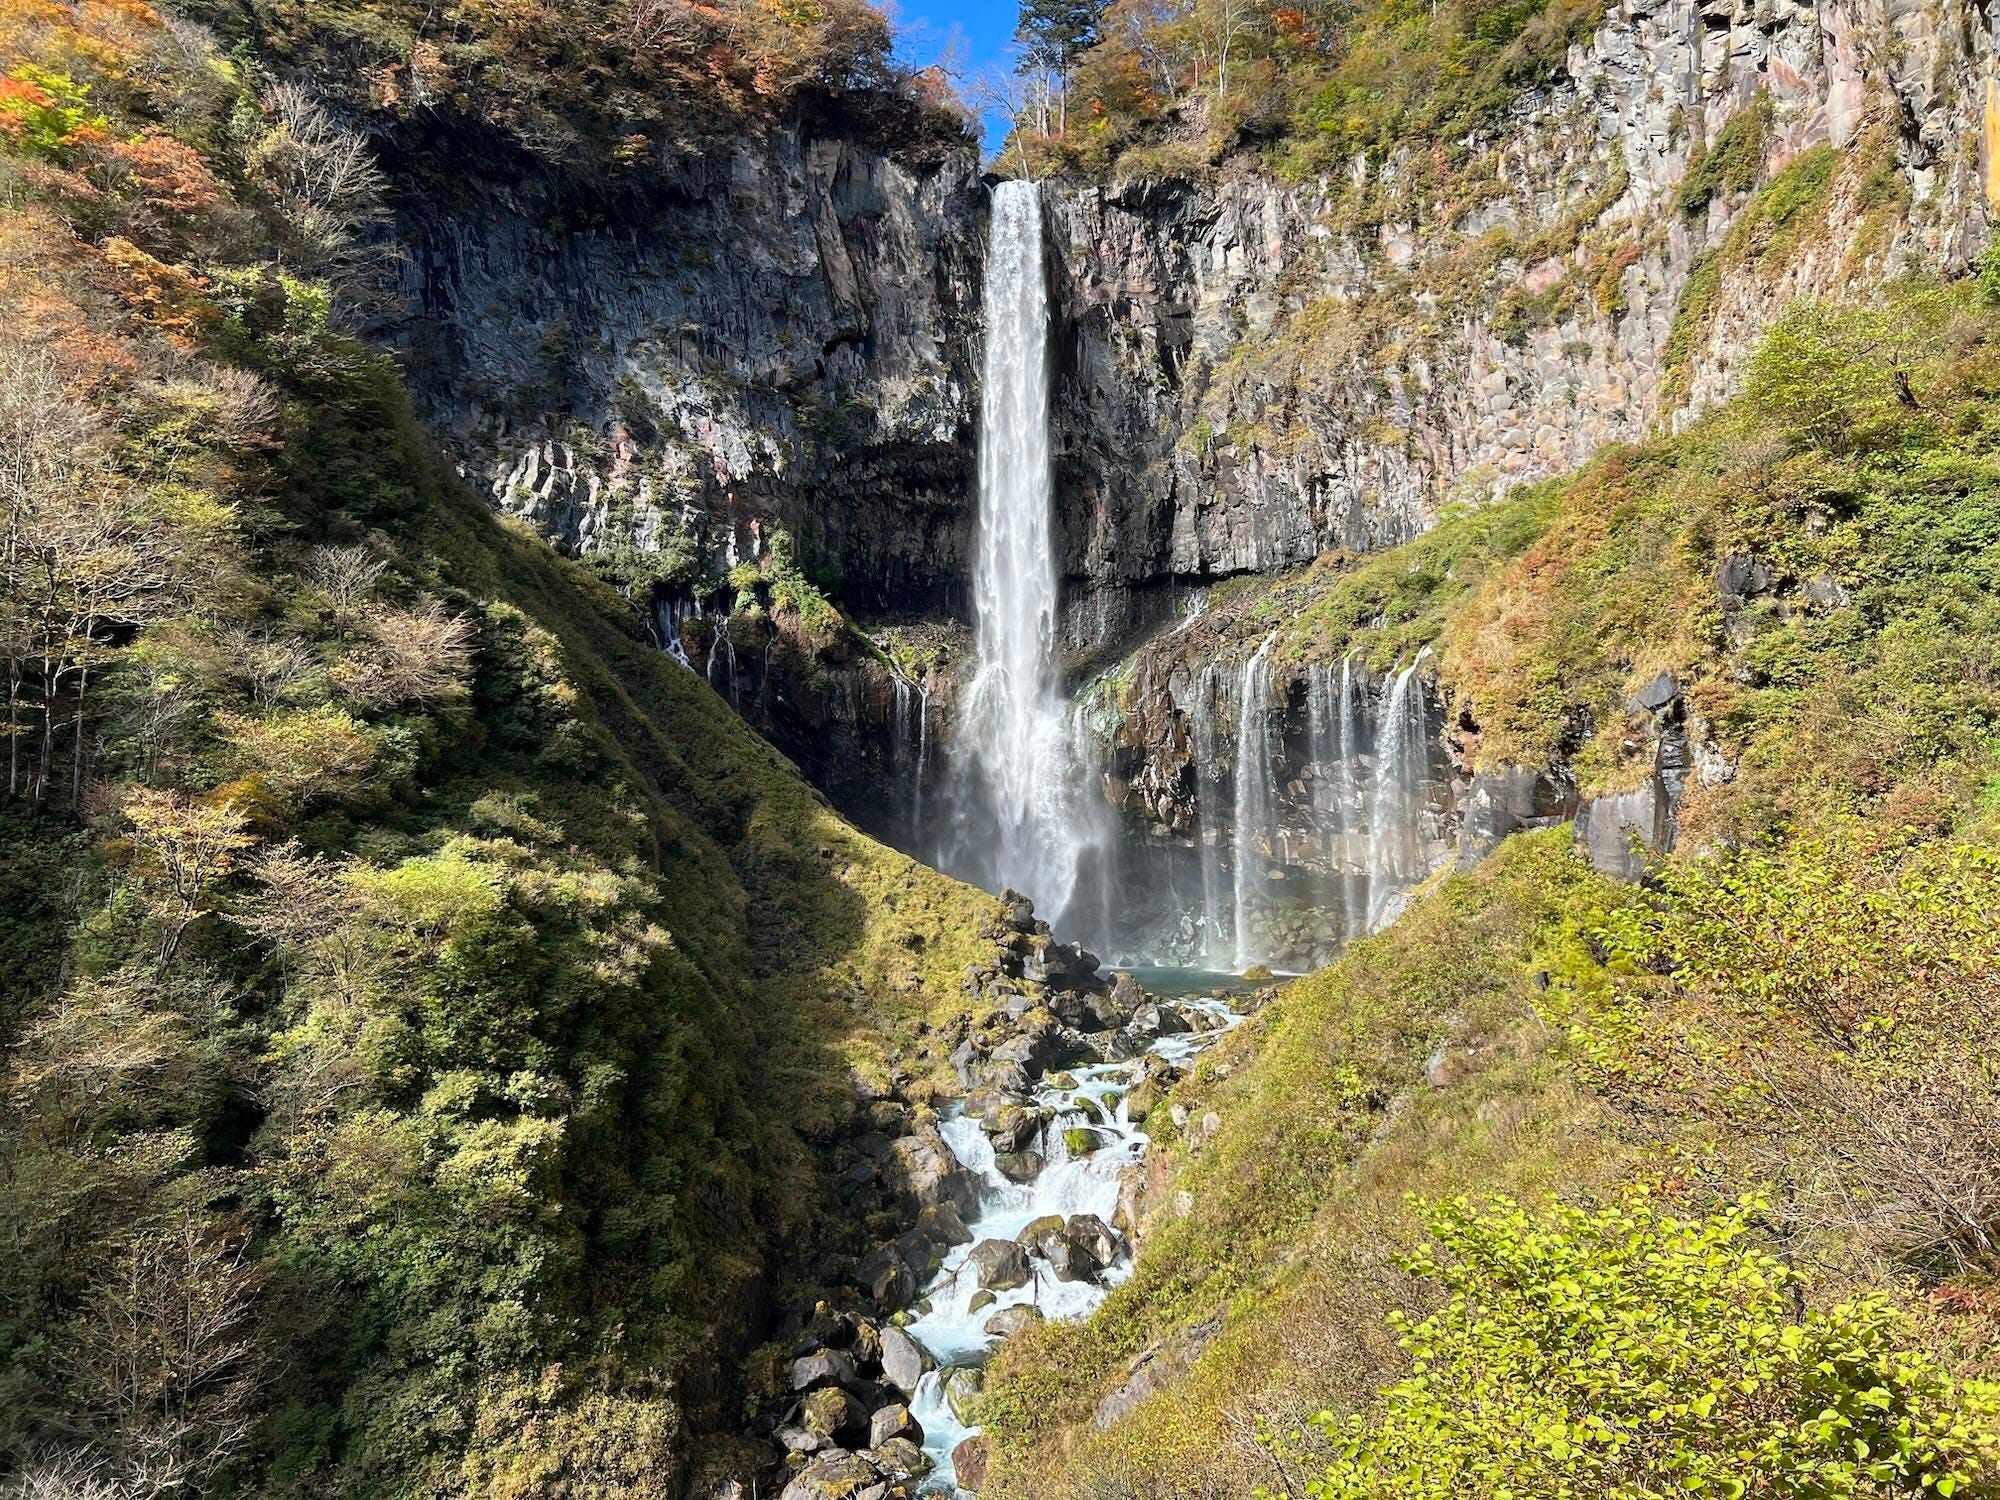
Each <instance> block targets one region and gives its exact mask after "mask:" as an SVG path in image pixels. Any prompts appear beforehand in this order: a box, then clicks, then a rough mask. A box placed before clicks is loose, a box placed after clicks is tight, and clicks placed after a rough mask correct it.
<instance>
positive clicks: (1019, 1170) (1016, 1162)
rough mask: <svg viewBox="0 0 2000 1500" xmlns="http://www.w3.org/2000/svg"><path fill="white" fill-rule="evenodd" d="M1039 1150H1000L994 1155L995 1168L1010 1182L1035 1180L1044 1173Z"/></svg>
mask: <svg viewBox="0 0 2000 1500" xmlns="http://www.w3.org/2000/svg"><path fill="white" fill-rule="evenodd" d="M1042 1165H1043V1163H1042V1153H1041V1152H1039V1151H1000V1152H996V1153H995V1154H994V1157H993V1169H994V1170H995V1171H996V1172H998V1173H999V1174H1000V1175H1001V1176H1002V1177H1004V1178H1006V1179H1007V1180H1008V1181H1009V1182H1033V1181H1034V1180H1035V1179H1036V1178H1037V1177H1039V1176H1041V1175H1042Z"/></svg>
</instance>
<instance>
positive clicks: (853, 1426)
mask: <svg viewBox="0 0 2000 1500" xmlns="http://www.w3.org/2000/svg"><path fill="white" fill-rule="evenodd" d="M800 1416H801V1418H802V1420H803V1421H804V1423H805V1427H806V1430H807V1431H809V1432H817V1433H822V1434H824V1435H825V1436H827V1437H829V1438H832V1437H839V1436H841V1435H843V1434H847V1435H851V1436H855V1437H858V1436H860V1435H861V1434H862V1433H863V1432H866V1431H867V1430H868V1413H867V1412H865V1411H863V1410H862V1409H861V1403H860V1402H859V1401H856V1400H855V1399H854V1398H853V1397H852V1396H850V1395H848V1394H847V1392H846V1391H844V1390H842V1389H841V1388H840V1387H839V1386H837V1385H828V1386H821V1387H820V1388H819V1389H818V1390H816V1391H814V1392H812V1393H811V1394H810V1395H809V1396H807V1397H806V1399H805V1406H804V1408H803V1409H802V1411H801V1413H800Z"/></svg>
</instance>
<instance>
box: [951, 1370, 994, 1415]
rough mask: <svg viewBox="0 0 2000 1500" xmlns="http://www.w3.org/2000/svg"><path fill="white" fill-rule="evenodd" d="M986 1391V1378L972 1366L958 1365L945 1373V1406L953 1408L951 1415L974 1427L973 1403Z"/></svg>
mask: <svg viewBox="0 0 2000 1500" xmlns="http://www.w3.org/2000/svg"><path fill="white" fill-rule="evenodd" d="M985 1390H986V1376H985V1374H984V1373H983V1372H981V1371H980V1370H979V1369H977V1368H976V1367H975V1366H972V1365H957V1366H955V1367H953V1368H952V1369H950V1370H947V1371H946V1372H945V1376H944V1404H945V1405H946V1406H948V1407H950V1408H951V1414H952V1415H953V1416H954V1417H956V1418H958V1420H959V1421H961V1422H963V1423H965V1424H966V1425H967V1426H968V1427H969V1426H971V1425H972V1403H973V1402H975V1401H977V1400H978V1399H979V1398H980V1396H981V1395H983V1394H984V1393H985Z"/></svg>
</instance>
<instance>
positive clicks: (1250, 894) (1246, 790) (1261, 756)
mask: <svg viewBox="0 0 2000 1500" xmlns="http://www.w3.org/2000/svg"><path fill="white" fill-rule="evenodd" d="M1277 640H1278V632H1277V631H1275V630H1273V631H1272V632H1271V633H1270V634H1269V635H1267V636H1265V637H1264V641H1263V644H1262V645H1260V646H1258V648H1257V649H1256V650H1255V651H1253V652H1251V653H1250V658H1249V660H1248V661H1246V662H1244V663H1243V686H1242V689H1241V691H1240V692H1239V693H1238V695H1237V701H1236V809H1235V812H1236V826H1235V835H1236V848H1235V851H1234V852H1235V855H1236V890H1235V897H1236V960H1235V965H1234V969H1235V972H1236V973H1238V974H1241V973H1242V972H1243V971H1244V970H1245V969H1248V968H1249V967H1250V966H1251V965H1252V964H1258V963H1262V962H1263V959H1262V957H1260V956H1259V952H1258V946H1257V940H1256V938H1255V937H1254V936H1253V935H1252V933H1251V931H1250V907H1251V904H1252V902H1253V901H1254V900H1255V899H1256V897H1257V896H1258V895H1260V894H1261V886H1262V881H1263V868H1264V862H1263V851H1262V850H1261V849H1260V847H1259V841H1260V840H1261V839H1263V838H1265V837H1267V836H1268V835H1269V834H1270V831H1271V830H1270V821H1271V809H1272V806H1273V804H1274V803H1275V802H1276V800H1277V799H1276V798H1275V797H1274V796H1273V794H1272V793H1273V788H1272V785H1271V722H1270V719H1271V716H1270V706H1271V703H1270V699H1271V692H1270V687H1271V679H1270V675H1269V674H1268V673H1267V672H1266V671H1265V669H1264V658H1265V657H1266V656H1267V655H1268V654H1269V653H1270V650H1271V647H1272V646H1274V645H1276V644H1277Z"/></svg>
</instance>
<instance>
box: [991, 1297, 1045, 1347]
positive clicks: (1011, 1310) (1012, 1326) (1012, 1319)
mask: <svg viewBox="0 0 2000 1500" xmlns="http://www.w3.org/2000/svg"><path fill="white" fill-rule="evenodd" d="M1041 1321H1042V1310H1041V1309H1040V1308H1038V1307H1031V1306H1029V1305H1028V1304H1027V1303H1025V1302H1023V1303H1020V1304H1018V1305H1016V1306H1014V1307H1003V1308H1001V1309H1000V1311H998V1312H997V1313H995V1314H994V1315H993V1316H992V1317H990V1318H988V1319H987V1320H986V1323H985V1325H984V1326H985V1330H986V1332H987V1333H988V1334H989V1335H991V1336H992V1337H994V1338H996V1339H1011V1338H1012V1337H1013V1336H1014V1335H1015V1334H1017V1333H1021V1332H1023V1331H1025V1330H1027V1329H1030V1328H1033V1327H1034V1326H1035V1325H1036V1324H1037V1323H1039V1322H1041Z"/></svg>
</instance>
